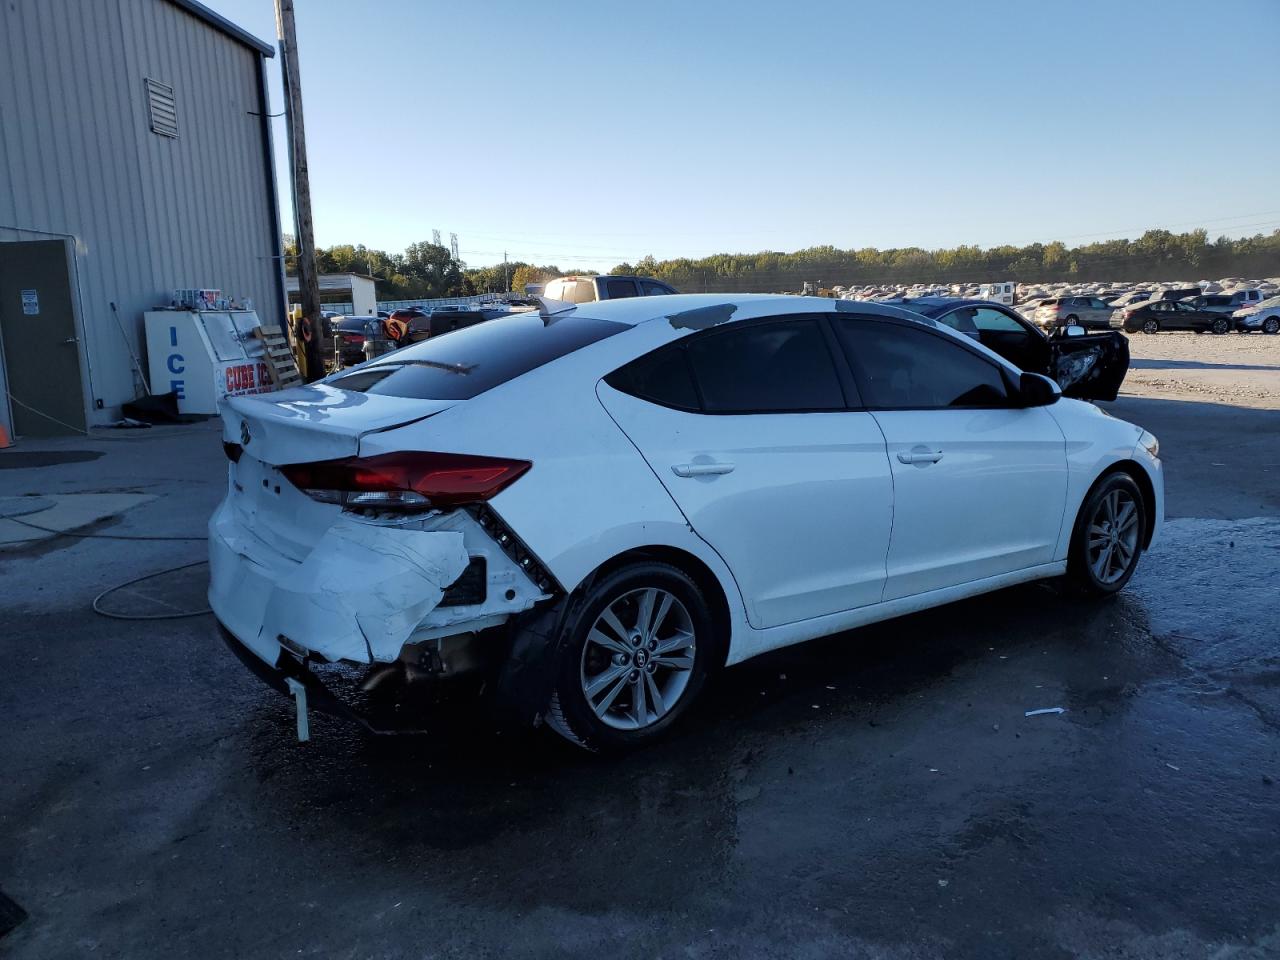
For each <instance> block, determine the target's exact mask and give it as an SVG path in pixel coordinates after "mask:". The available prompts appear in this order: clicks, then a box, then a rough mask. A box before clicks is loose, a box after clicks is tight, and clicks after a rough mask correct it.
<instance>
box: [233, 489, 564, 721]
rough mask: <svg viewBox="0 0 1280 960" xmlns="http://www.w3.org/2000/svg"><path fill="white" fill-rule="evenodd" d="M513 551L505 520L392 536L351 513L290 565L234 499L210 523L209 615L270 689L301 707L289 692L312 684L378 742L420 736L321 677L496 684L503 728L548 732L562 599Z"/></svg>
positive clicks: (330, 706) (462, 517)
mask: <svg viewBox="0 0 1280 960" xmlns="http://www.w3.org/2000/svg"><path fill="white" fill-rule="evenodd" d="M512 541H513V536H512V535H511V534H510V532H509V531H506V530H505V528H504V527H502V526H501V521H500V520H499V519H498V518H496V517H494V516H490V515H485V514H482V515H480V516H478V517H477V516H473V515H472V514H470V513H468V512H466V511H461V510H459V511H454V512H453V513H448V514H431V515H426V516H423V517H422V518H420V519H414V520H412V521H411V522H408V523H398V524H392V525H387V524H380V523H377V522H367V521H366V520H365V519H363V518H359V517H353V516H349V515H345V514H344V515H342V516H340V517H337V518H335V519H333V520H332V522H331V525H330V526H329V527H328V529H326V530H325V531H324V533H323V535H322V536H320V537H319V538H318V539H317V540H316V541H315V542H314V545H313V546H312V547H310V548H308V549H305V550H298V549H295V550H294V551H293V553H292V555H287V554H285V553H284V552H283V551H282V550H281V549H278V548H276V547H275V546H274V545H273V543H272V542H270V541H268V540H267V539H265V538H264V537H263V536H261V535H260V530H259V525H258V524H255V523H254V521H253V518H252V517H251V516H249V517H247V516H246V515H245V513H244V511H243V510H242V509H239V508H238V507H237V505H236V504H235V503H234V502H233V500H232V499H231V498H229V499H228V500H227V501H224V503H223V504H222V505H221V506H220V507H219V509H218V510H217V511H216V512H215V513H214V515H213V517H212V518H211V520H210V523H209V543H210V547H209V549H210V584H209V604H210V607H211V608H212V609H213V612H214V614H215V616H216V617H217V620H218V628H219V632H220V634H221V636H222V639H223V640H224V641H225V642H226V643H227V645H228V646H229V647H230V648H231V650H232V651H233V652H234V653H235V654H236V656H237V657H238V658H239V659H240V660H241V662H243V663H244V664H245V665H246V666H248V667H249V668H250V669H251V670H252V671H253V672H254V673H255V674H256V675H257V676H258V677H259V678H260V679H262V680H263V681H264V682H266V683H267V684H268V685H269V686H271V687H273V688H274V689H276V690H279V691H280V692H282V693H285V694H293V695H295V696H296V695H297V693H298V691H297V690H296V689H291V687H290V681H293V682H294V683H296V684H301V685H303V686H304V687H305V688H306V696H305V702H306V704H309V706H310V707H311V708H313V709H316V710H320V711H322V712H325V713H328V714H331V715H334V716H338V717H341V718H343V719H346V720H350V721H353V722H355V723H358V724H359V725H360V726H362V727H364V728H365V729H366V730H369V731H371V732H373V733H380V734H381V733H403V732H413V731H412V730H411V728H408V727H406V726H405V725H404V724H403V723H396V722H394V721H395V720H396V718H394V717H382V718H381V721H380V720H379V719H378V718H379V717H381V714H382V711H376V712H375V711H370V710H368V709H366V707H367V706H369V704H367V703H365V702H364V698H363V694H360V693H358V692H357V693H356V695H354V696H349V695H348V693H347V691H346V684H345V683H338V684H337V686H336V687H333V689H330V687H329V686H326V684H325V681H324V680H323V679H322V677H321V676H320V675H319V674H327V668H322V669H320V670H318V671H315V670H312V666H313V665H323V664H331V663H347V664H357V665H367V666H368V667H369V672H368V673H367V674H366V678H365V683H369V681H370V680H372V679H373V678H374V676H375V674H379V675H380V676H385V677H399V678H400V679H404V678H406V677H407V676H410V675H411V676H412V677H413V678H414V679H413V680H412V682H413V683H414V684H415V685H416V684H417V683H419V682H420V681H422V680H423V679H429V680H448V681H450V682H451V681H452V678H453V677H454V676H460V675H461V674H462V672H464V671H470V672H471V674H472V675H478V674H480V673H484V674H485V675H486V676H488V677H490V678H491V679H493V680H494V681H495V682H493V683H492V684H491V685H490V686H489V689H490V690H492V691H494V692H495V693H497V694H498V696H497V697H496V698H495V700H496V702H497V703H498V705H500V707H501V709H500V710H499V713H500V714H502V715H503V717H504V719H503V721H502V722H503V724H504V725H505V723H506V722H508V721H511V722H517V723H520V724H527V723H529V722H533V723H535V724H536V722H537V719H538V716H539V715H540V714H541V712H542V711H543V710H544V709H545V707H546V704H547V700H548V698H549V696H550V691H549V689H547V688H546V683H545V681H544V675H545V667H544V666H543V664H542V662H541V661H542V659H543V655H544V654H545V653H546V648H547V644H546V642H545V637H544V634H545V631H546V627H545V626H544V624H545V622H546V615H545V611H546V610H547V609H548V608H549V607H552V608H557V609H558V605H557V604H554V603H551V604H549V603H546V602H544V601H550V600H552V599H553V595H554V593H555V592H556V587H555V586H551V587H550V589H549V590H548V589H545V588H546V587H547V580H546V578H545V575H543V574H540V573H537V572H533V576H532V577H531V576H530V573H531V572H532V571H530V566H531V565H533V564H536V560H535V559H534V558H532V557H531V556H529V555H527V553H523V554H522V553H520V552H519V551H520V550H522V549H523V548H522V547H520V546H519V545H518V540H517V541H516V544H517V547H518V549H517V547H513V546H512ZM503 544H505V546H504V545H503ZM535 578H536V579H537V582H535ZM539 584H542V586H540V585H539ZM531 625H532V626H533V627H534V629H533V631H532V632H531V631H530V630H529V629H528V627H529V626H531ZM535 664H536V665H535ZM455 667H456V668H458V669H455ZM392 668H394V669H392ZM397 671H398V672H397ZM381 682H382V681H381V679H378V680H374V681H373V683H374V685H376V684H378V683H381ZM466 687H467V685H463V689H465V688H466ZM339 689H340V690H342V694H341V695H339V693H335V692H334V691H335V690H339ZM362 689H363V690H365V691H366V692H367V691H369V690H371V689H372V686H364V687H363V688H362ZM430 689H431V685H430V684H429V683H426V684H423V686H422V687H421V690H422V691H423V692H424V693H426V692H427V691H429V690H430ZM440 689H442V690H443V689H444V688H440ZM406 702H408V701H406ZM415 702H416V701H415ZM361 704H363V706H362V705H361ZM304 709H305V708H304ZM388 724H390V725H388ZM300 731H301V727H300ZM416 732H421V730H420V729H419V730H417V731H416ZM300 735H301V733H300Z"/></svg>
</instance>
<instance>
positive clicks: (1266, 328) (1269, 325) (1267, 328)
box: [1262, 317, 1280, 334]
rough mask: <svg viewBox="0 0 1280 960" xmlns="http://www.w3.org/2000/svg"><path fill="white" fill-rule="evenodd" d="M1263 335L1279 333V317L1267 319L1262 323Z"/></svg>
mask: <svg viewBox="0 0 1280 960" xmlns="http://www.w3.org/2000/svg"><path fill="white" fill-rule="evenodd" d="M1262 332H1263V333H1271V334H1275V333H1280V317H1267V319H1265V320H1263V321H1262Z"/></svg>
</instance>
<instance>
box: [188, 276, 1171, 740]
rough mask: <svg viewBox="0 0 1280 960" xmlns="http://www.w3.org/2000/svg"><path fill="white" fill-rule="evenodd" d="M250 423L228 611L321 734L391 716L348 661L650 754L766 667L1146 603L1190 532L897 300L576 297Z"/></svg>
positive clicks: (1130, 439) (387, 364) (1024, 382)
mask: <svg viewBox="0 0 1280 960" xmlns="http://www.w3.org/2000/svg"><path fill="white" fill-rule="evenodd" d="M222 415H223V419H224V423H225V428H224V446H225V448H226V450H227V455H228V457H229V459H230V460H231V465H230V470H229V478H228V488H227V497H226V499H225V501H224V502H223V503H222V504H221V506H220V507H219V508H218V510H217V512H216V513H215V514H214V516H213V518H212V519H211V521H210V534H211V548H210V549H211V586H210V591H209V596H210V603H211V605H212V607H213V609H214V612H215V613H216V614H217V617H218V620H219V622H220V625H221V628H222V632H223V637H224V639H225V640H226V641H227V642H228V644H229V645H231V647H232V648H233V649H234V650H235V651H236V652H237V653H238V654H239V655H240V657H241V659H242V660H244V661H245V663H246V664H248V665H249V666H251V667H252V668H253V669H254V670H255V671H256V672H257V673H259V675H261V676H262V677H263V678H264V679H266V680H267V681H268V682H270V683H272V684H273V685H275V686H276V687H277V688H279V689H281V690H282V691H287V692H291V693H292V694H293V696H294V697H295V699H296V701H297V704H298V710H299V730H300V733H301V732H302V731H303V730H304V729H305V720H306V710H307V709H310V708H315V707H319V708H321V709H325V710H329V711H332V712H338V713H342V714H344V715H346V716H349V717H354V718H356V719H359V720H360V721H361V722H364V723H365V724H366V725H369V726H372V727H375V728H380V724H381V722H380V721H379V720H378V719H377V718H371V717H370V715H369V714H368V713H367V712H365V711H363V710H357V709H355V708H354V707H353V706H352V705H351V703H348V702H346V701H344V700H343V699H341V698H339V697H336V696H334V695H332V694H331V693H330V692H329V688H328V687H327V686H326V685H325V682H324V680H323V675H324V674H325V671H326V670H327V669H329V668H327V667H325V666H324V665H325V664H331V663H335V662H339V661H340V662H344V663H347V664H359V665H362V668H361V669H362V670H364V671H365V672H366V681H367V683H366V685H367V686H370V687H378V688H380V689H390V690H394V691H398V692H397V693H396V694H395V696H397V697H402V698H412V697H413V696H415V695H417V694H415V692H414V691H415V690H423V689H426V687H424V686H422V685H421V684H422V683H423V682H425V683H426V684H431V683H435V682H438V681H443V680H446V679H454V678H459V679H460V678H461V677H464V676H467V675H468V674H470V675H472V676H473V677H474V676H476V675H477V674H480V675H483V676H484V677H485V678H486V683H487V688H488V689H489V690H494V691H496V695H497V698H498V700H499V702H500V703H501V704H502V705H503V706H504V707H505V708H506V709H507V710H508V711H510V712H513V713H514V714H515V715H516V716H517V717H519V718H520V719H522V720H524V721H529V722H533V723H535V724H536V723H542V722H545V723H547V724H548V725H550V726H551V727H552V728H554V729H555V730H557V731H558V732H560V733H561V734H563V735H564V736H566V737H568V738H569V739H571V740H573V741H575V742H577V743H580V744H582V745H584V746H587V747H589V748H593V749H599V748H611V747H626V746H631V745H636V744H640V743H643V742H646V741H648V740H650V739H651V738H653V737H656V736H658V735H660V734H661V733H662V732H663V731H664V730H666V729H667V728H669V727H670V726H671V725H672V724H673V723H675V722H676V721H677V720H678V719H679V718H680V716H681V715H682V714H684V713H685V712H686V710H687V709H688V707H689V705H690V703H691V702H692V701H693V700H694V698H695V697H696V696H697V694H698V692H699V690H700V689H701V688H702V686H703V684H704V682H705V680H706V678H707V677H708V675H709V674H711V673H712V672H714V671H715V670H718V669H720V668H722V667H724V666H727V665H730V664H734V663H738V662H740V661H742V660H745V659H747V658H749V657H753V656H755V655H757V654H760V653H763V652H765V651H767V650H772V649H775V648H778V647H783V646H786V645H788V644H793V643H799V642H802V641H805V640H809V639H811V638H814V637H819V636H822V635H825V634H831V633H835V632H838V631H842V630H848V629H850V628H852V627H858V626H861V625H863V624H868V623H872V622H875V621H879V620H884V619H887V618H890V617H896V616H900V615H902V614H905V613H910V612H912V611H916V610H920V609H923V608H926V607H933V606H937V605H939V604H945V603H950V602H952V601H955V600H959V599H961V598H963V597H970V596H973V595H975V594H980V593H985V592H987V591H991V590H997V589H1000V588H1002V587H1007V586H1009V585H1011V584H1016V583H1022V582H1025V581H1030V580H1039V579H1044V578H1050V577H1065V578H1067V580H1068V581H1069V582H1070V583H1071V584H1073V585H1074V587H1075V588H1076V589H1077V590H1078V591H1079V592H1081V593H1083V594H1089V595H1094V596H1105V595H1108V594H1112V593H1115V592H1116V591H1118V590H1120V589H1121V588H1122V587H1123V586H1124V585H1125V584H1126V583H1127V582H1128V580H1129V578H1130V577H1131V576H1132V575H1133V572H1134V569H1135V567H1136V565H1137V563H1138V559H1139V557H1140V555H1141V554H1142V552H1143V551H1144V550H1145V549H1146V548H1148V547H1149V546H1150V545H1151V542H1152V539H1153V537H1154V536H1155V535H1156V533H1157V531H1158V529H1159V527H1160V524H1161V522H1162V516H1163V502H1164V486H1163V479H1162V474H1161V465H1160V460H1159V459H1158V446H1157V442H1156V439H1155V438H1154V437H1153V436H1151V435H1150V434H1149V433H1147V432H1145V431H1144V430H1142V429H1140V428H1139V427H1136V426H1134V425H1132V424H1129V423H1126V422H1124V421H1122V420H1117V419H1114V418H1112V417H1110V416H1108V415H1106V414H1104V413H1102V412H1101V411H1100V410H1099V409H1098V408H1096V407H1095V406H1093V405H1091V404H1089V403H1086V402H1082V401H1079V400H1072V399H1067V398H1063V397H1062V396H1061V394H1060V391H1059V389H1058V387H1057V385H1056V384H1055V383H1054V382H1053V381H1051V380H1049V379H1047V378H1046V377H1043V376H1040V375H1038V374H1034V373H1024V372H1021V371H1019V370H1018V369H1017V368H1016V367H1014V366H1013V365H1012V364H1010V363H1009V362H1008V361H1007V360H1005V359H1004V358H1002V357H1001V356H999V355H997V354H996V353H994V352H992V350H990V349H988V348H987V347H985V346H983V345H982V343H979V342H977V341H975V340H974V339H973V338H972V337H967V336H964V335H963V334H960V333H958V332H956V331H955V330H953V329H951V328H950V327H948V326H946V325H944V324H941V323H937V322H935V321H933V320H929V319H926V318H924V317H922V316H920V315H918V314H915V313H912V312H910V311H908V310H905V309H902V308H898V307H893V306H887V305H882V304H871V303H859V302H854V301H843V300H841V301H833V300H827V299H817V298H798V297H775V296H746V295H742V296H736V295H734V296H724V295H721V296H713V295H702V296H684V295H680V296H669V297H647V298H636V299H628V300H617V301H608V302H602V303H592V304H589V305H583V306H579V307H574V306H572V305H570V304H560V303H556V302H554V301H546V302H544V304H543V308H542V309H541V310H540V311H538V312H528V313H518V314H512V315H510V316H506V317H501V318H498V319H494V320H490V321H488V322H486V323H483V324H480V325H477V326H473V327H469V328H467V329H463V330H459V331H457V332H454V333H450V334H447V335H445V336H441V337H438V338H432V339H430V340H427V341H424V342H422V343H419V344H417V345H415V346H412V347H409V348H406V349H404V350H400V351H397V352H396V353H394V354H391V355H390V356H387V357H384V358H381V359H378V360H375V361H373V362H371V363H366V364H363V365H361V366H359V367H356V368H354V369H349V370H343V371H341V372H340V373H338V374H335V375H334V376H331V377H329V378H328V379H326V380H324V381H322V382H320V383H317V384H313V385H310V386H306V387H298V388H294V389H291V390H286V391H284V392H281V393H275V394H267V395H260V396H253V397H236V398H231V399H229V400H228V401H226V404H225V406H224V408H223V410H222Z"/></svg>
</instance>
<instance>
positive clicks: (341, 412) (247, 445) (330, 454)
mask: <svg viewBox="0 0 1280 960" xmlns="http://www.w3.org/2000/svg"><path fill="white" fill-rule="evenodd" d="M458 402H459V401H457V400H421V399H417V398H408V397H392V396H385V395H382V394H373V393H358V392H355V391H352V390H342V389H339V388H337V387H334V386H331V385H329V384H326V383H312V384H308V385H307V386H303V387H293V388H291V389H289V390H282V391H280V392H278V393H263V394H257V395H254V396H243V397H228V398H227V399H226V400H224V401H223V402H222V404H221V414H222V423H223V433H222V436H223V439H224V440H225V441H226V442H227V443H232V444H238V445H239V446H241V447H243V448H244V449H245V450H246V451H247V452H249V453H251V454H252V455H253V456H254V457H255V458H256V459H258V460H261V461H262V462H263V463H269V464H272V465H275V466H280V465H281V464H287V463H304V462H307V461H311V460H333V459H337V458H339V457H354V456H356V455H358V454H359V452H360V438H361V437H363V436H367V435H368V434H371V433H380V432H381V431H383V430H390V429H392V428H394V427H402V426H404V425H405V424H409V423H414V422H415V421H418V420H425V419H426V418H427V417H430V416H434V415H435V414H437V413H440V412H441V411H443V410H448V409H449V408H450V407H452V406H454V405H455V404H457V403H458Z"/></svg>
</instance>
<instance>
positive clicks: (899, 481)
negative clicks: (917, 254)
mask: <svg viewBox="0 0 1280 960" xmlns="http://www.w3.org/2000/svg"><path fill="white" fill-rule="evenodd" d="M835 325H836V330H837V333H838V335H839V340H840V344H841V346H842V347H844V349H845V352H846V354H847V355H848V358H849V363H850V365H851V366H852V367H853V370H854V375H855V377H856V379H857V385H858V389H859V391H860V392H861V395H862V397H863V399H864V401H865V402H866V405H867V407H868V409H870V410H871V411H872V412H873V414H874V416H875V419H876V422H877V423H879V425H880V429H881V430H882V431H883V432H884V437H885V441H886V449H887V451H888V454H889V463H890V467H891V469H892V470H893V483H894V510H893V536H892V539H891V542H890V545H889V559H888V564H887V570H886V583H885V592H884V598H885V599H886V600H893V599H897V598H900V597H909V596H914V595H916V594H921V593H927V592H929V591H931V590H939V589H943V588H946V587H951V586H957V585H959V584H963V583H968V582H971V581H976V580H983V579H986V578H988V577H995V576H999V575H1001V574H1006V573H1012V572H1015V571H1018V570H1023V569H1026V568H1028V567H1034V566H1037V565H1039V564H1044V563H1049V562H1050V561H1051V560H1052V559H1053V551H1054V548H1055V546H1056V544H1057V541H1058V533H1059V529H1060V527H1061V525H1062V517H1063V510H1064V508H1065V504H1066V487H1067V464H1066V444H1065V441H1064V439H1063V435H1062V431H1061V430H1060V429H1059V428H1058V424H1057V421H1055V420H1054V419H1053V417H1052V415H1051V414H1050V413H1049V412H1048V410H1047V409H1046V408H1044V407H1031V408H1023V407H1019V406H1017V404H1016V401H1015V400H1014V399H1013V398H1012V397H1011V395H1010V388H1009V386H1008V383H1007V380H1006V378H1005V375H1004V371H1003V368H1001V367H1000V366H999V365H998V364H996V363H995V362H994V361H992V360H990V359H989V358H987V357H985V356H983V355H981V354H980V353H979V352H977V351H976V350H971V349H969V348H968V347H966V346H964V345H963V344H962V343H961V342H959V341H957V340H956V339H955V338H953V337H951V336H949V335H947V334H945V333H943V332H942V331H935V330H931V329H929V328H927V327H925V326H923V325H922V324H918V323H913V322H911V321H905V320H904V321H898V320H884V319H872V318H866V317H856V316H854V317H850V316H837V317H836V318H835Z"/></svg>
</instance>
